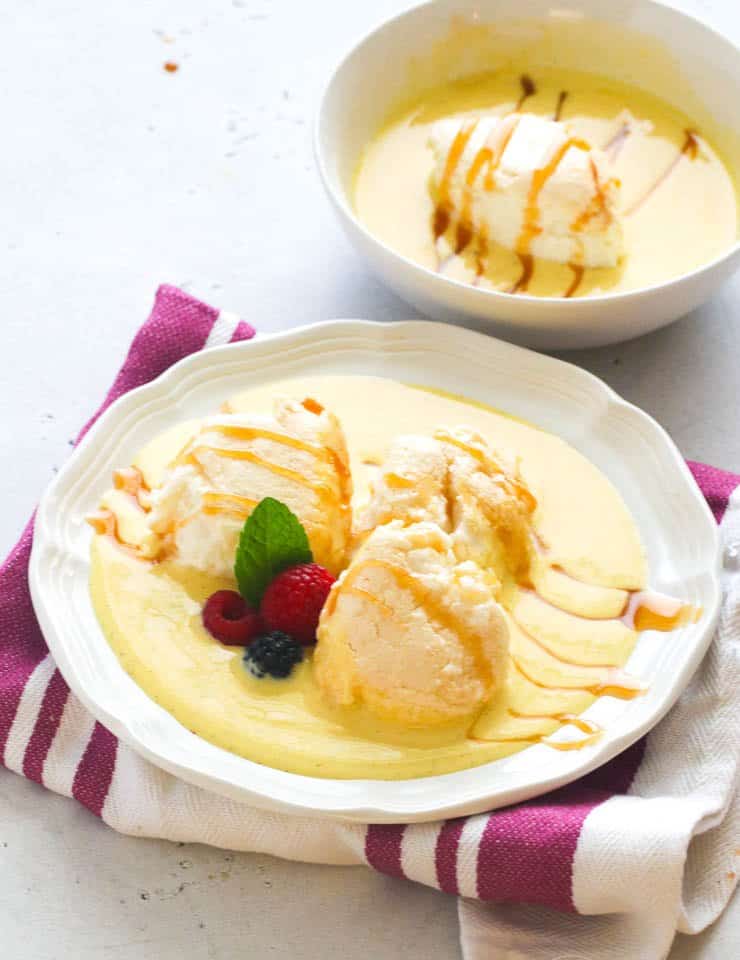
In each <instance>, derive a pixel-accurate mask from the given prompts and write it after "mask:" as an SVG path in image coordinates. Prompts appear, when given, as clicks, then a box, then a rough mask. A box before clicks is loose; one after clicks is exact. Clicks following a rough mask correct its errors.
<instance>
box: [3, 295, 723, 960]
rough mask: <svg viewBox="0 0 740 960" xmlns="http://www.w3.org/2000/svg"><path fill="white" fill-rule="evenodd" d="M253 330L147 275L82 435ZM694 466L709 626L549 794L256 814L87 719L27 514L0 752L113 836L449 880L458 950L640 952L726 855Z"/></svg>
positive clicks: (8, 622) (532, 957)
mask: <svg viewBox="0 0 740 960" xmlns="http://www.w3.org/2000/svg"><path fill="white" fill-rule="evenodd" d="M252 336H254V330H253V329H252V328H251V327H250V326H249V325H248V324H247V323H245V322H244V321H241V320H239V319H238V318H237V317H235V316H233V315H230V314H226V313H224V312H219V311H217V310H215V309H213V308H212V307H209V306H207V305H206V304H204V303H201V302H200V301H198V300H195V299H194V298H192V297H190V296H188V295H187V294H185V293H183V292H182V291H180V290H177V289H176V288H174V287H169V286H163V287H160V289H159V291H158V292H157V296H156V300H155V304H154V308H153V310H152V313H151V316H150V317H149V319H148V320H147V322H146V323H145V324H144V326H143V327H142V328H141V329H140V330H139V332H138V334H137V335H136V338H135V339H134V342H133V344H132V346H131V349H130V351H129V354H128V357H127V358H126V361H125V363H124V365H123V367H122V368H121V370H120V372H119V374H118V376H117V378H116V380H115V382H114V384H113V386H112V388H111V390H110V391H109V393H108V396H107V397H106V398H105V401H104V403H103V405H102V406H101V408H100V410H99V411H98V413H97V414H96V415H95V417H93V419H92V420H91V421H90V422H89V423H88V424H87V425H86V426H85V428H84V429H83V430H82V432H81V434H80V437H81V436H83V435H84V433H85V431H86V430H87V429H88V428H89V426H90V425H91V424H92V423H93V422H94V420H95V419H96V417H97V416H99V414H100V413H101V412H102V411H103V410H105V408H106V407H107V406H108V405H109V404H111V403H112V402H113V401H114V400H115V399H116V398H117V397H119V396H121V395H122V394H123V393H125V392H126V391H128V390H130V389H132V388H134V387H137V386H140V385H141V384H143V383H146V382H147V381H149V380H151V379H152V378H153V377H155V376H157V375H158V374H160V373H161V372H162V371H163V370H165V369H167V368H168V367H169V366H170V365H171V364H173V363H174V362H176V361H177V360H180V359H181V358H182V357H184V356H187V355H188V354H190V353H193V352H195V351H197V350H201V349H204V348H208V347H210V346H215V345H220V344H224V343H228V342H234V341H238V340H247V339H249V338H251V337H252ZM691 468H692V470H693V472H694V475H695V477H696V479H697V481H698V483H699V485H700V486H701V489H702V490H703V492H704V494H705V496H706V498H707V500H708V502H709V504H710V506H711V508H712V510H713V512H714V515H715V517H716V519H717V522H718V523H719V524H720V525H721V529H722V533H723V537H724V541H725V545H726V565H725V571H724V574H723V576H724V578H725V583H724V586H725V602H724V610H723V615H722V621H721V624H720V627H719V629H718V632H717V636H716V638H715V641H714V643H713V645H712V648H711V650H710V652H709V654H708V655H707V657H706V658H705V660H704V662H703V664H702V666H701V668H700V669H699V671H698V672H697V674H696V676H695V677H694V679H693V681H692V683H691V685H690V686H689V688H688V689H687V691H686V693H685V694H684V695H683V697H682V698H681V700H680V701H679V703H678V704H677V706H676V707H675V708H674V709H673V710H672V711H671V713H670V714H669V715H668V716H667V717H666V718H665V719H664V720H663V721H662V722H661V723H660V724H659V725H658V727H656V728H655V729H654V730H653V732H651V733H650V735H649V736H648V737H647V738H645V739H644V740H643V741H641V742H639V743H637V744H635V745H634V746H633V747H631V748H630V749H629V750H627V751H625V752H624V753H623V754H622V755H621V756H619V757H617V758H616V759H614V760H613V761H611V762H610V763H608V764H606V765H605V766H603V767H602V768H600V769H599V770H597V771H595V772H593V773H592V774H589V775H588V776H587V777H584V778H583V779H582V780H580V781H578V782H576V783H573V784H571V785H569V786H567V787H565V788H562V789H560V790H558V791H556V792H554V793H550V794H548V795H546V796H544V797H540V798H538V799H536V800H532V801H529V802H527V803H523V804H520V805H518V806H514V807H509V808H507V809H504V810H499V811H496V812H494V813H490V814H482V815H479V816H472V817H463V818H460V819H456V820H451V821H447V822H444V823H430V824H414V825H410V826H404V825H392V826H363V825H357V824H342V823H331V822H328V821H324V820H311V819H308V818H298V817H290V816H285V815H276V814H271V813H265V812H262V811H259V810H254V809H252V808H250V807H246V806H244V805H242V804H239V803H236V802H233V801H230V800H227V799H224V798H223V797H219V796H216V795H213V794H210V793H207V792H205V791H204V790H202V789H199V788H197V787H193V786H190V785H188V784H186V783H183V782H182V781H179V780H177V779H176V778H175V777H173V776H171V775H170V774H167V773H165V772H164V771H162V770H160V769H158V768H157V767H155V766H153V765H152V764H151V763H149V762H148V761H146V760H144V759H142V758H141V757H139V756H138V755H137V754H136V753H135V752H134V751H133V750H131V749H130V748H129V747H128V746H126V744H124V743H120V742H118V741H117V739H116V738H115V737H114V736H113V735H112V734H111V733H110V732H109V731H107V730H106V729H105V728H104V727H102V726H101V725H100V724H99V723H97V722H96V721H95V720H94V719H93V718H92V717H91V716H90V715H89V714H88V713H87V712H86V711H85V709H84V708H83V707H82V706H81V704H80V703H79V702H78V701H77V700H76V699H75V697H74V696H73V695H71V694H70V691H69V689H68V687H67V685H66V684H65V682H64V679H63V678H62V676H61V674H60V673H59V671H58V670H57V669H56V667H55V664H54V662H53V660H52V659H51V657H50V655H49V653H48V650H47V648H46V644H45V642H44V638H43V636H42V635H41V631H40V629H39V626H38V624H37V622H36V618H35V616H34V613H33V608H32V606H31V600H30V596H29V591H28V582H27V567H28V560H29V555H30V550H31V542H32V537H33V520H31V522H30V523H29V525H28V526H27V527H26V530H25V531H24V533H23V535H22V536H21V539H20V541H19V542H18V544H17V546H16V547H15V549H14V550H13V551H12V553H11V554H10V556H9V557H8V559H7V560H6V562H5V563H4V564H3V566H2V567H1V568H0V759H1V760H2V762H3V763H4V765H5V766H6V767H7V768H8V769H10V770H14V771H15V772H16V773H19V774H22V775H23V776H25V777H28V778H30V779H32V780H35V781H37V782H38V783H41V784H43V785H44V786H45V787H47V788H48V789H50V790H54V791H56V792H57V793H62V794H65V795H67V796H72V797H74V798H75V799H77V800H78V801H80V802H81V803H83V804H84V805H85V806H86V807H88V809H89V810H91V811H92V813H94V814H95V815H96V816H98V817H101V818H102V819H103V820H104V821H105V822H106V823H108V824H109V825H110V826H111V827H113V828H114V829H116V830H119V831H121V832H123V833H128V834H133V835H137V836H148V837H163V838H166V839H170V840H177V841H197V842H200V843H209V844H212V845H215V846H220V847H227V848H231V849H237V850H253V851H259V852H263V853H271V854H275V855H277V856H281V857H286V858H289V859H300V860H306V861H311V862H317V863H332V864H367V865H369V866H370V867H373V868H375V869H376V870H379V871H382V872H383V873H387V874H389V875H391V876H394V877H406V878H409V879H411V880H416V881H418V882H420V883H425V884H428V885H430V886H432V887H436V888H438V889H440V890H443V891H445V892H447V893H452V894H456V895H459V896H460V898H461V899H460V919H461V941H462V946H463V953H464V955H465V958H466V960H483V958H484V957H485V958H486V960H491V958H493V957H500V956H501V957H502V956H506V957H507V958H512V960H513V958H522V960H524V958H526V960H539V958H541V960H555V958H558V960H592V958H596V957H598V958H606V960H611V958H614V960H628V958H629V960H643V958H644V960H657V958H660V957H663V956H665V954H666V952H667V951H668V949H669V945H670V942H671V940H672V939H673V936H674V933H675V931H676V929H680V930H683V931H686V932H697V931H699V930H701V929H702V928H703V927H705V926H706V925H707V924H709V923H711V922H712V921H713V920H714V919H716V917H717V916H718V915H719V913H720V912H721V911H722V909H723V908H724V906H725V905H726V903H727V901H728V899H729V897H730V895H731V893H732V890H733V889H734V887H735V884H736V870H737V863H736V860H737V857H738V854H739V853H740V847H738V842H739V841H740V810H739V809H738V801H737V779H738V752H739V746H740V744H739V742H738V732H737V731H738V717H739V716H740V658H739V657H738V637H739V636H740V493H736V494H733V491H734V490H735V488H736V487H737V486H738V484H740V477H738V476H734V475H732V474H729V473H725V472H723V471H719V470H715V469H713V468H711V467H707V466H703V465H701V464H691ZM587 915H590V916H587Z"/></svg>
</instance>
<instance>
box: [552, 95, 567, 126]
mask: <svg viewBox="0 0 740 960" xmlns="http://www.w3.org/2000/svg"><path fill="white" fill-rule="evenodd" d="M567 99H568V91H567V90H561V91H560V93H559V94H558V102H557V103H556V105H555V112H554V113H553V115H552V119H553V120H556V121H557V120H559V119H560V117H561V116H562V113H563V106H564V104H565V101H566V100H567Z"/></svg>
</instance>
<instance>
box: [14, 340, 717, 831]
mask: <svg viewBox="0 0 740 960" xmlns="http://www.w3.org/2000/svg"><path fill="white" fill-rule="evenodd" d="M309 373H312V374H315V373H357V374H375V375H381V376H387V377H393V378H395V379H398V380H402V381H406V382H412V383H419V384H425V385H429V386H434V387H439V388H442V389H444V390H448V391H452V392H453V393H458V394H463V395H465V396H467V397H470V398H472V399H474V400H480V401H484V402H487V403H489V404H491V405H495V406H496V407H499V408H501V409H504V410H506V411H508V412H510V413H512V414H515V415H517V416H519V417H522V418H524V419H526V420H529V421H531V422H533V423H535V424H537V425H539V426H541V427H543V428H544V429H546V430H550V431H552V432H554V433H558V434H560V435H561V436H562V437H563V438H564V439H566V440H567V441H569V442H570V443H571V444H573V445H574V446H575V447H577V448H578V449H579V450H581V451H582V452H583V453H584V454H585V455H586V456H588V457H589V458H590V459H591V460H592V461H593V462H594V463H595V464H596V465H597V466H598V467H600V469H601V470H603V471H604V472H605V473H606V474H607V475H608V476H609V477H610V478H611V480H612V481H613V482H614V484H615V485H616V486H617V488H618V489H619V490H620V492H621V494H622V496H623V497H624V499H625V500H626V502H627V504H628V506H629V507H630V509H631V510H632V512H633V514H634V516H635V518H636V520H637V523H638V525H639V528H640V530H641V532H642V535H643V538H644V542H645V545H646V547H647V551H648V557H649V563H650V581H651V585H652V586H654V587H656V588H657V589H663V590H666V591H669V592H670V593H672V594H674V595H676V596H678V597H680V598H682V599H683V600H686V601H688V602H690V603H693V604H698V605H700V606H701V607H702V608H703V610H704V615H703V617H702V618H701V620H700V621H699V622H698V623H697V624H694V625H691V626H688V627H684V628H682V629H681V630H679V631H676V632H673V633H671V634H655V633H646V634H643V635H642V636H641V639H640V641H639V643H638V645H637V647H636V649H635V651H634V653H633V655H632V657H631V658H630V661H629V665H628V668H629V669H630V671H632V672H633V673H635V674H636V675H637V676H639V677H640V678H642V679H643V680H645V681H646V682H648V683H649V685H650V687H649V691H648V692H647V694H646V695H645V696H643V697H640V698H638V699H636V700H632V701H629V702H625V701H620V700H614V699H611V698H601V699H600V700H598V701H597V702H596V703H595V704H593V706H592V707H591V708H590V709H589V711H588V713H587V715H588V716H592V717H593V718H594V719H595V720H596V721H597V722H599V723H600V724H601V725H602V726H603V727H605V734H604V736H603V737H602V738H601V740H600V741H598V743H597V744H596V745H594V746H591V747H587V748H584V749H583V750H579V751H573V752H572V753H562V752H560V751H556V750H552V749H550V748H548V747H546V746H544V745H538V746H534V747H531V748H529V749H527V750H524V751H522V752H521V753H518V754H516V755H514V756H512V757H509V758H506V759H503V760H499V761H496V762H494V763H490V764H487V765H484V766H481V767H476V768H475V769H472V770H465V771H461V772H459V773H453V774H446V775H444V776H437V777H429V778H422V779H416V780H405V781H400V782H382V781H366V780H325V779H315V778H309V777H303V776H297V775H295V774H289V773H283V772H281V771H279V770H273V769H271V768H269V767H264V766H260V765H259V764H256V763H252V762H250V761H248V760H244V759H242V758H240V757H237V756H235V755H233V754H231V753H228V752H226V751H224V750H222V749H220V748H218V747H215V746H213V745H211V744H210V743H207V742H206V741H205V740H201V739H200V738H198V737H196V736H194V735H193V734H192V733H190V732H189V731H188V730H186V729H185V728H184V727H183V726H181V725H180V724H179V723H178V722H177V721H176V720H175V719H174V717H172V716H171V715H170V714H168V713H167V712H165V711H164V710H163V709H162V708H161V707H159V706H157V705H156V704H155V703H154V702H153V701H152V700H150V699H149V698H148V697H147V696H146V694H145V693H144V692H143V691H142V690H141V689H140V688H139V687H138V686H137V685H136V684H135V683H134V682H133V680H131V678H130V677H129V676H128V675H127V674H126V673H125V672H124V670H123V669H122V667H121V666H120V665H119V663H118V660H117V659H116V657H115V655H114V654H113V652H112V651H111V649H110V647H109V646H108V644H107V642H106V640H105V638H104V636H103V634H102V632H101V630H100V627H99V626H98V622H97V620H96V617H95V614H94V612H93V608H92V604H91V601H90V595H89V590H88V571H89V548H90V537H91V531H90V528H89V527H88V525H87V524H86V523H85V516H86V515H87V514H88V513H89V512H90V511H92V510H94V509H95V507H96V505H97V503H98V501H99V498H100V496H101V494H102V493H103V491H104V490H105V489H106V487H107V485H108V484H109V482H110V474H111V471H112V469H113V468H114V467H116V466H120V465H121V464H126V463H128V462H130V460H131V458H132V456H133V455H134V454H135V452H136V451H137V450H138V449H139V448H140V447H141V446H142V445H143V444H144V443H145V442H146V441H147V440H148V439H150V438H151V437H152V436H153V435H155V434H156V433H158V432H159V431H161V430H163V429H165V428H166V427H168V426H170V425H172V423H173V422H176V421H178V420H183V419H186V418H188V417H193V416H198V415H203V414H204V413H206V412H210V411H212V410H213V409H215V408H216V407H217V406H218V405H219V404H220V403H221V402H222V401H223V400H224V399H225V398H226V397H228V396H229V395H232V394H234V393H236V392H237V391H239V390H241V389H244V388H245V386H247V385H248V384H249V385H251V384H257V383H265V382H271V381H274V380H277V379H283V378H285V377H291V376H300V375H306V374H309ZM718 557H719V550H718V536H717V531H716V525H715V523H714V521H713V519H712V517H711V514H710V512H709V510H708V508H707V506H706V503H705V502H704V499H703V497H702V496H701V494H700V492H699V490H698V489H697V487H696V484H695V483H694V481H693V479H692V477H691V475H690V473H689V471H688V469H687V467H686V465H685V463H684V461H683V460H682V458H681V456H680V454H679V453H678V451H677V450H676V448H675V446H674V445H673V443H672V441H671V440H670V439H669V437H668V435H667V434H666V433H665V431H664V430H662V429H661V427H659V426H658V425H657V424H656V423H655V422H654V421H653V420H652V419H651V418H650V417H648V416H647V415H646V414H644V413H642V412H641V411H640V410H638V409H637V408H636V407H633V406H631V405H630V404H628V403H625V402H624V401H623V400H621V399H620V398H619V397H618V396H617V395H616V394H615V393H614V392H613V391H612V390H610V389H609V388H608V387H607V386H605V384H603V383H602V382H601V381H600V380H597V379H596V378H595V377H593V376H591V375H590V374H588V373H585V372H584V371H582V370H580V369H578V368H576V367H573V366H570V365H569V364H565V363H562V362H561V361H558V360H554V359H552V358H549V357H546V356H541V355H538V354H535V353H531V352H529V351H527V350H522V349H521V348H519V347H514V346H511V345H510V344H506V343H503V342H501V341H498V340H494V339H491V338H489V337H485V336H482V335H481V334H477V333H472V332H470V331H466V330H461V329H459V328H457V327H454V326H446V325H441V324H435V323H426V322H416V323H414V322H409V323H398V324H390V325H384V324H374V323H367V322H362V321H337V322H334V323H325V324H318V325H316V326H313V327H305V328H302V329H298V330H295V331H292V332H290V333H284V334H279V335H277V336H272V337H264V338H263V337H258V338H257V339H256V340H254V341H251V342H249V343H242V344H237V345H231V346H228V347H220V348H215V349H211V350H206V351H205V352H203V353H200V354H197V355H194V356H192V357H189V358H187V359H185V360H183V361H182V362H180V363H178V364H176V365H175V366H174V367H173V368H172V369H171V370H169V371H168V372H167V373H166V374H164V375H163V376H162V377H160V378H159V379H157V380H155V381H154V382H153V383H151V384H149V385H147V386H144V387H141V388H140V389H138V390H134V391H133V392H132V393H129V394H128V395H126V396H125V397H123V398H121V399H120V400H118V401H117V402H116V403H115V404H114V405H113V406H112V407H111V408H110V409H109V410H108V411H107V412H106V413H105V414H104V416H103V417H101V419H100V420H99V421H98V422H97V424H96V425H95V426H94V427H93V429H92V430H91V431H90V433H89V434H88V436H87V437H86V438H85V440H84V441H83V442H82V444H81V445H80V447H79V448H78V449H77V450H76V451H75V453H74V454H73V456H72V458H71V459H70V461H69V462H68V463H67V464H66V466H65V467H64V468H63V469H62V470H61V471H60V472H59V474H58V476H57V477H56V478H55V480H54V481H53V483H52V484H51V486H50V488H49V489H48V491H47V492H46V494H45V496H44V498H43V500H42V502H41V505H40V506H39V510H38V513H37V516H36V533H35V539H34V547H33V554H32V557H31V567H30V579H31V592H32V596H33V602H34V606H35V609H36V613H37V615H38V617H39V621H40V623H41V626H42V629H43V631H44V635H45V636H46V639H47V641H48V643H49V647H50V649H51V652H52V654H53V655H54V657H55V659H56V661H57V664H58V665H59V668H60V670H61V671H62V673H63V675H64V677H65V679H66V680H67V682H68V683H69V685H70V687H71V688H72V690H73V691H74V692H75V693H76V694H77V696H78V697H79V698H80V699H81V700H82V702H83V703H84V704H85V705H86V706H87V707H88V709H89V710H90V711H91V712H92V713H93V714H94V715H95V716H96V717H97V719H98V720H100V721H101V723H103V724H105V725H106V726H107V727H108V728H109V729H111V730H112V731H113V732H114V733H115V734H116V735H117V736H119V737H121V738H122V739H123V740H125V741H126V742H127V743H129V744H130V745H131V746H132V747H134V749H136V750H137V751H139V753H141V754H143V755H144V756H145V757H147V758H149V759H150V760H152V761H153V762H154V763H156V764H158V765H159V766H161V767H163V768H164V769H166V770H169V771H170V772H172V773H175V774H177V775H178V776H180V777H182V778H183V779H185V780H188V781H190V782H192V783H195V784H198V785H200V786H202V787H205V788H207V789H210V790H214V791H216V792H218V793H222V794H225V795H227V796H229V797H233V798H234V799H237V800H243V801H246V802H248V803H251V804H253V805H256V806H259V807H263V808H268V809H272V810H281V811H290V812H294V813H300V814H318V815H323V816H332V817H337V818H345V819H350V820H358V821H368V822H384V821H387V822H393V821H396V822H397V821H402V820H404V821H412V820H428V819H436V818H438V817H447V816H454V815H461V814H469V813H473V812H479V811H482V810H485V809H490V808H493V807H496V806H501V805H504V804H508V803H513V802H515V801H518V800H522V799H524V798H527V797H531V796H533V795H536V794H538V793H542V792H544V791H546V790H548V789H550V788H552V787H555V786H559V785H561V784H564V783H566V782H568V781H570V780H573V779H575V778H576V777H578V776H581V775H582V774H584V773H586V772H587V771H589V770H592V769H593V768H594V767H597V766H599V765H600V764H602V763H604V762H605V761H606V760H608V759H609V758H610V757H613V756H614V755H615V754H617V753H619V752H620V751H621V750H623V749H624V748H625V747H627V746H628V745H629V744H630V743H632V742H633V741H634V740H636V739H637V738H638V737H639V736H641V735H642V734H643V733H645V731H647V730H648V729H649V728H650V727H651V726H652V725H653V724H654V723H655V722H656V721H657V720H658V719H659V718H660V717H661V716H662V715H663V714H664V713H665V712H666V710H668V708H669V707H670V705H671V704H672V703H673V701H674V700H675V699H676V697H677V696H678V695H679V693H680V692H681V690H682V689H683V688H684V686H685V684H686V683H687V682H688V680H689V677H690V676H691V674H692V673H693V671H694V669H695V668H696V666H697V665H698V663H699V661H700V660H701V657H702V655H703V654H704V651H705V650H706V647H707V645H708V644H709V642H710V640H711V637H712V631H713V627H714V623H715V619H716V615H717V611H718V606H719V596H720V591H719V582H718V567H719V559H718Z"/></svg>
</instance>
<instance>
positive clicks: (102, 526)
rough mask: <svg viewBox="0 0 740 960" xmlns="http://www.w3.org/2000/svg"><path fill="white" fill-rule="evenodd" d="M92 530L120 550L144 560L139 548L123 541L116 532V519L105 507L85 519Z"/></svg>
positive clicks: (117, 531)
mask: <svg viewBox="0 0 740 960" xmlns="http://www.w3.org/2000/svg"><path fill="white" fill-rule="evenodd" d="M85 519H86V521H87V522H88V523H89V524H90V526H91V527H92V528H93V530H94V531H95V533H97V534H98V535H100V536H103V537H108V538H109V539H110V540H111V541H112V542H113V543H114V544H115V545H116V546H117V547H118V548H119V549H120V550H122V551H123V552H124V553H127V554H128V555H129V556H131V557H136V558H137V559H138V560H141V559H145V558H144V556H143V554H142V552H141V550H140V548H139V547H137V546H135V545H134V544H132V543H128V542H127V541H126V540H124V539H123V537H122V536H121V534H120V532H119V530H118V517H117V516H116V515H115V513H113V511H112V510H108V509H107V508H106V507H104V508H102V509H101V510H98V511H96V512H95V513H91V514H90V515H89V516H88V517H86V518H85Z"/></svg>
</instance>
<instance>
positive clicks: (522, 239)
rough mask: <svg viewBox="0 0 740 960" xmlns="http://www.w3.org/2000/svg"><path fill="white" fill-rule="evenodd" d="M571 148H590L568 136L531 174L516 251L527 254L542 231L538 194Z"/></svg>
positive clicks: (575, 138) (581, 141) (583, 141)
mask: <svg viewBox="0 0 740 960" xmlns="http://www.w3.org/2000/svg"><path fill="white" fill-rule="evenodd" d="M571 148H575V149H576V150H589V149H590V148H589V145H588V144H587V143H586V141H585V140H579V139H578V138H577V137H569V138H568V139H567V140H566V141H565V142H564V143H562V144H561V145H560V146H559V147H558V148H557V150H555V151H554V152H553V154H552V156H551V157H550V159H549V160H548V161H547V163H546V164H545V165H544V167H540V168H539V169H537V170H535V171H534V173H533V174H532V183H531V186H530V188H529V194H528V196H527V204H526V206H525V208H524V225H523V226H522V230H521V233H520V234H519V239H518V240H517V245H516V249H517V253H520V254H524V255H526V254H529V253H530V252H531V248H532V241H533V240H534V238H535V237H536V236H538V235H539V234H540V233H542V227H541V226H540V205H539V200H540V194H541V193H542V191H543V189H544V187H545V185H546V184H547V181H548V180H549V179H550V177H551V176H552V175H553V174H554V173H555V171H556V170H557V169H558V167H559V166H560V163H561V161H562V159H563V157H564V156H565V154H566V153H567V152H568V151H569V150H570V149H571Z"/></svg>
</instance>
